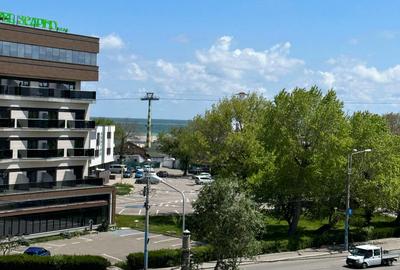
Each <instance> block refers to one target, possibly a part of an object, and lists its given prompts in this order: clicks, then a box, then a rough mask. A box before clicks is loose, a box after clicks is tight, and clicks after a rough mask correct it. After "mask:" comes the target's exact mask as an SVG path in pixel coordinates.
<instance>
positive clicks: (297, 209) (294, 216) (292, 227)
mask: <svg viewBox="0 0 400 270" xmlns="http://www.w3.org/2000/svg"><path fill="white" fill-rule="evenodd" d="M291 204H292V205H291V206H290V210H289V211H290V217H289V219H288V223H289V231H288V234H289V236H292V235H294V234H295V233H296V231H297V225H298V224H299V220H300V216H301V202H300V201H295V202H293V203H291Z"/></svg>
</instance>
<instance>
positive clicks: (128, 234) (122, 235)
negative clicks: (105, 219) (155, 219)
mask: <svg viewBox="0 0 400 270" xmlns="http://www.w3.org/2000/svg"><path fill="white" fill-rule="evenodd" d="M138 234H143V232H135V233H127V234H121V235H120V237H125V236H130V235H138Z"/></svg>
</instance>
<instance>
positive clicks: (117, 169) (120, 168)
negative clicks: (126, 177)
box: [110, 164, 126, 173]
mask: <svg viewBox="0 0 400 270" xmlns="http://www.w3.org/2000/svg"><path fill="white" fill-rule="evenodd" d="M125 171H126V165H124V164H111V165H110V172H111V173H124V172H125Z"/></svg>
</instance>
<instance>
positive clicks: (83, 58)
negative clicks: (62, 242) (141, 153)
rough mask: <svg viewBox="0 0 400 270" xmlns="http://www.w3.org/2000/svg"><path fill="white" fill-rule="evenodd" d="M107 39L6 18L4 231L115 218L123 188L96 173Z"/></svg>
mask: <svg viewBox="0 0 400 270" xmlns="http://www.w3.org/2000/svg"><path fill="white" fill-rule="evenodd" d="M98 53H99V39H98V38H94V37H87V36H81V35H73V34H67V33H61V32H55V31H46V30H41V29H36V28H30V27H23V26H17V25H10V24H4V23H0V238H1V237H4V236H7V235H29V234H36V233H45V232H55V231H59V230H65V229H73V228H78V227H85V226H88V225H89V224H90V223H93V224H95V225H96V224H100V223H102V222H107V223H113V222H114V212H115V204H114V202H115V193H114V189H113V188H112V187H108V186H104V185H103V182H102V179H96V178H88V170H89V166H90V165H89V164H90V160H91V159H92V158H94V157H95V155H96V149H95V148H92V147H91V145H90V133H91V132H93V131H94V130H95V124H94V122H93V121H90V120H89V105H90V104H91V103H93V102H94V101H95V99H96V93H95V92H89V91H81V82H83V81H97V80H98V66H97V54H98Z"/></svg>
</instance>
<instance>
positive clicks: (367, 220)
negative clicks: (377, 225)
mask: <svg viewBox="0 0 400 270" xmlns="http://www.w3.org/2000/svg"><path fill="white" fill-rule="evenodd" d="M373 214H374V210H373V209H369V208H367V209H365V223H366V225H367V226H369V225H370V224H371V220H372V216H373Z"/></svg>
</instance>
